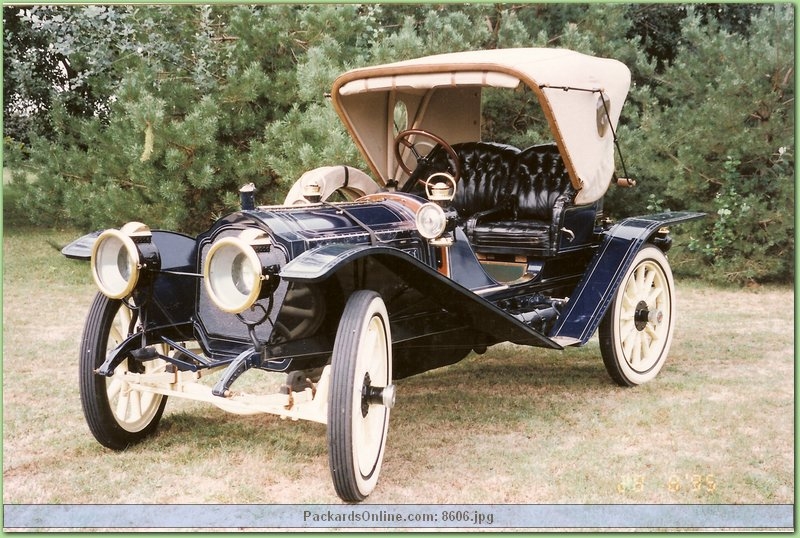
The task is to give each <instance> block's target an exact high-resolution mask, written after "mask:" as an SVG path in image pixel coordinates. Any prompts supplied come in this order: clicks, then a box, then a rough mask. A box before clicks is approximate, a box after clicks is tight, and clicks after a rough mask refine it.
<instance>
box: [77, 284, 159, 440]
mask: <svg viewBox="0 0 800 538" xmlns="http://www.w3.org/2000/svg"><path fill="white" fill-rule="evenodd" d="M132 319H133V315H132V311H131V309H130V308H128V306H127V305H125V303H123V302H122V301H120V300H116V299H109V298H108V297H106V296H105V295H103V294H101V293H98V294H97V296H96V297H95V299H94V302H93V303H92V306H91V308H90V310H89V316H88V318H87V320H86V326H85V327H84V331H83V337H82V338H81V350H80V364H79V370H80V393H81V404H82V405H83V414H84V416H85V417H86V423H87V424H88V425H89V429H90V430H91V432H92V434H93V435H94V437H95V439H97V441H99V442H100V444H102V445H103V446H105V447H108V448H111V449H114V450H123V449H125V448H127V447H128V446H130V445H132V444H134V443H137V442H139V441H141V440H142V439H144V438H145V437H148V436H149V435H151V434H152V433H153V432H154V431H155V429H156V427H157V426H158V422H159V420H161V415H162V414H163V413H164V406H165V405H166V404H167V397H166V396H163V395H161V394H153V393H150V392H142V391H138V390H135V389H133V388H132V387H131V386H130V385H129V384H128V382H127V381H126V380H125V374H126V372H134V373H154V372H158V371H163V370H164V368H165V366H166V363H165V362H164V361H163V360H161V359H156V360H152V361H148V362H145V363H139V362H136V361H134V360H133V359H127V360H125V361H124V362H122V363H121V364H120V365H119V366H117V367H116V369H115V370H114V375H113V376H111V377H104V376H101V375H98V374H96V373H95V370H96V369H97V368H99V367H100V366H101V365H102V364H103V362H104V361H105V358H106V354H107V353H108V351H110V350H111V349H113V348H114V347H115V346H116V345H118V344H119V343H121V342H122V341H123V340H124V339H125V338H127V337H128V335H129V334H130V333H131V331H132V330H133V325H135V323H132Z"/></svg>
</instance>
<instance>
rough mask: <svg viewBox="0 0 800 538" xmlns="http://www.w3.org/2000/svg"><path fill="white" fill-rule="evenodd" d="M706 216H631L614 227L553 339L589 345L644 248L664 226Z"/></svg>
mask: <svg viewBox="0 0 800 538" xmlns="http://www.w3.org/2000/svg"><path fill="white" fill-rule="evenodd" d="M703 217H705V213H693V212H688V211H682V212H674V211H672V212H667V213H657V214H655V215H647V216H644V217H631V218H628V219H625V220H623V221H621V222H620V223H618V224H616V225H615V226H614V227H612V228H611V229H610V230H609V231H608V232H606V234H605V237H604V238H603V242H602V243H601V244H600V248H599V249H598V251H597V253H595V255H594V257H593V258H592V261H591V262H590V263H589V266H588V267H587V268H586V272H585V273H584V275H583V278H582V279H581V281H580V282H579V283H578V286H577V287H576V288H575V291H574V292H573V294H572V297H570V300H569V303H567V307H566V309H565V311H564V312H563V314H562V315H561V317H560V318H559V319H558V322H557V323H556V325H555V326H554V327H553V329H552V330H551V331H550V335H549V336H550V338H552V339H554V340H556V341H558V342H561V343H563V344H564V345H583V344H585V343H586V342H588V341H589V339H590V338H591V337H592V335H593V334H594V332H595V331H596V330H597V327H598V326H599V325H600V321H601V320H602V319H603V316H604V315H605V313H606V310H608V307H609V305H610V304H611V300H612V299H613V297H614V293H615V292H616V290H617V288H618V287H619V286H620V284H621V283H622V282H621V281H622V277H623V276H624V275H625V272H626V271H627V270H628V268H629V267H630V265H631V263H633V259H634V258H635V257H636V254H637V253H638V252H639V250H641V248H642V246H643V245H644V244H645V243H646V242H647V241H648V240H649V239H650V238H651V237H652V236H653V235H654V234H655V233H656V232H657V231H658V230H659V228H661V227H663V226H668V225H672V224H680V223H683V222H689V221H692V220H697V219H701V218H703Z"/></svg>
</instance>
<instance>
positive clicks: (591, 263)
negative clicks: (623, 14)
mask: <svg viewBox="0 0 800 538" xmlns="http://www.w3.org/2000/svg"><path fill="white" fill-rule="evenodd" d="M629 84H630V72H629V70H628V69H627V67H626V66H625V65H623V64H622V63H620V62H619V61H616V60H613V59H604V58H596V57H592V56H588V55H584V54H580V53H577V52H573V51H569V50H564V49H538V48H527V49H526V48H520V49H501V50H481V51H473V52H459V53H451V54H442V55H436V56H430V57H425V58H419V59H415V60H409V61H402V62H396V63H391V64H387V65H379V66H375V67H366V68H361V69H355V70H352V71H349V72H346V73H344V74H343V75H341V76H340V77H339V78H337V79H336V81H335V83H334V85H333V88H332V92H331V100H332V105H333V107H334V108H335V110H336V112H337V113H338V115H339V117H340V118H341V120H342V121H343V122H344V125H345V127H346V129H347V130H348V131H349V133H350V135H351V136H352V138H353V141H354V142H355V144H356V146H357V147H358V149H359V150H360V152H361V154H362V156H363V158H364V160H365V161H366V163H367V165H368V167H369V170H368V171H362V170H359V169H357V168H355V167H351V166H345V165H337V166H329V167H323V168H318V169H315V170H312V171H310V172H307V173H306V174H304V175H303V176H302V177H300V178H299V179H298V180H297V181H296V183H295V185H294V186H293V187H292V189H291V191H290V192H289V193H288V196H287V198H286V201H285V203H284V204H283V205H280V206H260V205H257V204H256V203H255V198H256V195H255V193H254V187H253V185H248V186H245V187H243V188H242V191H241V210H239V211H235V212H233V213H231V214H229V215H227V216H224V217H222V218H220V219H219V220H218V221H216V222H215V223H214V224H213V225H212V226H211V227H210V228H209V229H208V230H207V231H205V232H203V233H201V234H200V235H198V236H197V237H189V236H187V235H183V234H180V233H175V232H171V231H161V230H151V229H150V228H149V227H148V226H147V225H146V224H143V223H139V222H130V223H127V224H124V225H123V226H121V228H119V229H110V230H105V231H102V232H95V233H93V234H89V235H87V236H84V237H83V238H80V239H78V240H76V241H75V242H74V243H72V244H71V245H68V246H67V247H65V248H64V254H65V255H66V256H68V257H72V258H80V259H90V260H91V264H90V265H91V273H92V276H93V278H94V281H95V282H96V284H97V286H98V287H99V289H100V292H99V293H98V294H97V296H96V298H95V300H94V302H93V304H92V306H91V309H90V311H89V314H88V318H87V320H86V325H85V329H84V333H83V337H82V340H81V347H80V393H81V400H82V404H83V409H84V413H85V417H86V421H87V423H88V425H89V428H90V430H91V432H92V433H93V434H94V436H95V437H96V438H97V440H98V441H99V442H100V443H101V444H102V445H104V446H106V447H109V448H111V449H116V450H121V449H125V448H126V447H127V446H129V445H130V444H132V443H135V442H137V441H140V440H142V439H144V438H146V437H147V436H149V435H151V434H152V433H153V432H154V431H155V429H156V427H157V425H158V422H159V420H160V419H161V416H162V413H163V412H164V406H165V404H166V402H167V398H168V397H177V398H188V399H192V400H198V401H203V402H208V403H211V404H214V405H217V406H219V407H220V408H222V409H224V410H227V411H230V412H233V413H242V414H249V413H272V414H275V415H279V416H281V417H287V418H291V419H304V420H311V421H317V422H320V423H323V424H327V432H328V434H327V442H328V449H329V464H330V471H331V475H332V479H333V485H334V488H335V490H336V493H337V494H338V495H339V496H340V497H341V498H342V499H343V500H344V501H348V502H357V501H361V500H363V499H364V498H366V496H367V495H369V494H370V492H371V491H372V490H373V488H374V487H375V485H376V482H377V480H378V475H379V474H380V471H381V463H382V461H383V453H384V447H385V443H386V437H387V432H388V427H389V415H390V411H391V409H392V407H393V406H394V405H395V396H396V392H397V389H396V385H395V380H397V379H400V378H403V377H406V376H410V375H413V374H416V373H420V372H424V371H427V370H430V369H433V368H438V367H441V366H445V365H449V364H453V363H455V362H457V361H460V360H461V359H463V358H464V357H465V356H466V355H467V354H469V353H470V352H475V353H478V354H480V353H482V352H484V351H485V350H486V349H487V347H488V346H491V345H493V344H496V343H500V342H512V343H515V344H518V345H521V346H530V347H542V348H550V349H563V348H564V347H566V346H582V345H584V344H586V343H587V342H588V341H589V339H590V338H591V337H592V336H593V335H594V334H595V332H598V331H599V345H600V352H601V355H602V359H603V363H604V364H605V367H606V369H607V370H608V373H609V374H610V375H611V378H613V380H614V381H616V382H617V383H618V384H620V385H626V386H630V385H638V384H641V383H644V382H647V381H649V380H651V379H653V378H654V377H655V376H656V375H657V374H658V372H659V370H661V368H662V366H663V365H664V361H665V360H666V357H667V352H668V351H669V348H670V341H671V339H672V336H673V330H674V328H675V316H676V310H675V291H674V282H673V276H672V272H671V270H670V266H669V263H668V261H667V256H666V252H667V250H669V247H670V244H671V237H670V235H669V230H668V228H667V226H668V225H674V224H678V223H681V222H686V221H689V220H693V219H697V218H700V217H701V216H702V214H700V213H691V212H667V213H659V214H654V215H647V216H638V217H631V218H626V219H624V220H621V221H620V222H617V223H612V222H611V221H610V220H609V219H608V218H605V217H604V215H603V211H602V207H603V204H602V202H603V197H604V194H605V193H606V190H607V189H608V188H609V187H610V186H611V185H612V184H620V185H625V186H630V185H632V184H633V183H634V182H633V181H631V180H629V179H627V178H626V177H617V175H616V173H615V168H616V167H615V148H616V147H617V145H616V142H617V140H616V134H615V133H616V126H617V123H618V120H619V117H620V112H621V109H622V105H623V102H624V100H625V97H626V95H627V91H628V87H629ZM521 90H525V91H527V92H528V93H529V94H530V96H531V100H532V102H533V104H534V105H535V107H536V108H537V110H539V112H540V113H541V118H542V125H544V126H545V128H546V130H547V131H549V135H548V136H549V139H543V140H533V141H531V142H533V144H532V145H530V147H526V148H517V147H513V146H511V145H508V144H507V143H502V142H503V141H497V140H482V139H481V138H482V132H484V130H483V126H482V120H483V121H485V120H486V116H485V114H484V111H482V103H483V98H482V96H483V94H484V93H485V92H489V91H491V92H498V91H508V92H518V91H521ZM620 157H621V156H620ZM623 166H624V165H623ZM624 175H625V176H627V174H624ZM615 188H616V187H615ZM531 353H533V351H531ZM252 369H258V370H266V371H269V372H283V373H285V374H286V380H285V383H284V385H283V387H282V388H281V389H280V390H273V391H272V392H271V393H264V394H250V393H249V392H251V391H248V392H244V391H237V387H236V381H237V379H238V378H239V377H240V376H242V375H244V374H245V373H246V372H247V371H248V370H252ZM215 371H217V372H218V373H217V375H216V376H213V377H209V376H208V374H209V373H211V372H215ZM208 379H210V380H211V381H210V382H209V381H207V380H208ZM398 401H399V402H401V404H402V394H400V395H399V396H398Z"/></svg>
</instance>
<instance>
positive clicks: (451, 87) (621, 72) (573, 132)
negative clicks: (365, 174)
mask: <svg viewBox="0 0 800 538" xmlns="http://www.w3.org/2000/svg"><path fill="white" fill-rule="evenodd" d="M519 83H523V84H525V85H527V86H529V87H530V88H531V89H532V90H533V92H534V93H535V94H536V95H537V96H538V98H539V102H540V105H541V106H542V108H543V110H544V113H545V116H546V117H547V119H548V121H549V123H550V128H551V131H552V133H553V138H554V140H555V141H556V143H557V144H558V147H559V150H560V151H561V154H562V157H563V159H564V162H565V164H566V167H567V170H569V172H570V176H571V178H572V182H573V185H574V186H575V187H576V188H577V189H579V193H578V198H577V200H576V201H577V202H578V203H590V202H592V201H594V200H597V199H598V198H600V197H602V196H603V194H604V193H605V191H606V189H607V188H608V185H609V183H610V181H611V176H612V174H613V172H614V140H613V134H612V129H609V128H608V125H607V123H608V122H607V117H606V111H605V108H604V106H603V100H605V106H606V107H607V108H608V116H609V117H610V118H611V126H613V128H614V129H616V126H617V122H618V121H619V116H620V112H621V110H622V105H623V102H624V100H625V97H626V96H627V93H628V88H629V86H630V71H629V70H628V68H627V67H626V66H625V65H624V64H622V63H621V62H619V61H617V60H613V59H607V58H597V57H593V56H589V55H586V54H581V53H578V52H574V51H570V50H566V49H542V48H518V49H493V50H480V51H469V52H456V53H449V54H439V55H435V56H428V57H424V58H417V59H414V60H407V61H402V62H395V63H391V64H385V65H379V66H374V67H365V68H361V69H355V70H352V71H349V72H347V73H345V74H343V75H341V76H340V77H339V78H337V79H336V81H335V82H334V86H333V92H332V96H333V102H334V106H335V108H336V110H337V112H338V113H339V115H340V116H341V117H342V120H343V121H344V123H345V125H346V126H347V128H348V129H349V130H350V132H351V134H352V135H353V138H354V140H356V143H357V144H358V145H359V148H360V149H361V150H362V153H364V155H365V157H366V158H367V160H368V162H369V163H370V166H371V167H372V168H373V170H374V171H375V172H376V173H377V174H378V175H379V176H380V177H381V179H383V180H386V179H388V178H389V177H392V176H393V175H394V171H395V169H394V168H393V165H394V164H395V163H394V162H393V157H392V156H391V155H390V153H391V152H390V151H389V150H390V149H391V148H389V147H388V146H390V145H391V139H392V136H391V135H392V133H391V130H392V123H391V118H390V117H389V116H390V114H389V112H390V111H387V110H383V108H384V107H388V108H391V109H392V110H393V108H394V104H395V102H396V101H397V100H403V101H404V102H405V104H406V106H409V105H410V108H411V109H410V110H409V118H410V119H411V120H412V121H411V123H412V125H411V126H423V127H427V128H429V129H430V130H431V131H433V132H436V133H437V134H440V135H441V136H443V137H444V138H445V139H446V140H448V141H449V142H451V143H455V142H460V141H468V140H470V139H472V140H477V138H475V136H476V132H477V133H478V136H479V127H478V128H477V131H476V128H475V125H476V122H477V123H479V120H480V105H479V100H476V99H473V98H470V97H469V96H468V95H467V94H466V93H464V91H463V89H464V88H470V87H471V88H479V87H485V86H489V87H500V88H514V87H516V86H517V85H518V84H519ZM565 88H566V89H565ZM442 93H444V94H445V95H447V98H446V99H444V98H442V97H441V94H442ZM378 94H383V95H384V98H378ZM426 94H428V95H427V98H425V97H424V96H425V95H426ZM433 94H437V95H439V97H438V100H437V99H435V98H433V97H432V95H433ZM601 96H602V97H601ZM476 103H477V110H476V109H475V107H476ZM437 104H438V106H440V107H445V108H447V109H448V110H445V111H439V112H436V111H432V110H431V109H432V107H435V106H437ZM376 120H377V123H378V124H380V125H379V126H378V125H375V123H376ZM370 122H372V123H373V125H367V123H370ZM448 123H453V124H456V125H458V126H459V127H457V128H456V127H453V126H452V125H450V126H448ZM379 131H382V132H383V134H382V135H379ZM387 132H388V135H387V134H386V133H387Z"/></svg>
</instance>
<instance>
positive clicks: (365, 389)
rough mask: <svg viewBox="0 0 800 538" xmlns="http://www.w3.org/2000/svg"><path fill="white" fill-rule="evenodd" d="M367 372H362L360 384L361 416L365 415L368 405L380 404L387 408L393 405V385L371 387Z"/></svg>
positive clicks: (367, 411)
mask: <svg viewBox="0 0 800 538" xmlns="http://www.w3.org/2000/svg"><path fill="white" fill-rule="evenodd" d="M371 382H372V380H371V379H370V377H369V372H367V373H366V374H364V384H363V385H362V386H361V416H362V417H366V416H367V413H369V406H370V405H382V406H384V407H388V408H389V409H391V408H393V407H394V402H395V386H394V385H387V386H385V387H373V386H372V384H371Z"/></svg>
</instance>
